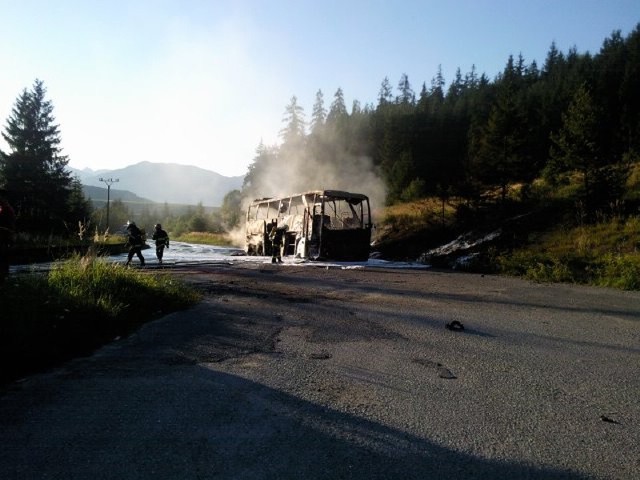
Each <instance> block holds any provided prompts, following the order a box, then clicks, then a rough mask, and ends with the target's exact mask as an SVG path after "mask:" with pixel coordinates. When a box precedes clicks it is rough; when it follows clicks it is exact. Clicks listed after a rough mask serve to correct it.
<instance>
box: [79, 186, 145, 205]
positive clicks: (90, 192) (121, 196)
mask: <svg viewBox="0 0 640 480" xmlns="http://www.w3.org/2000/svg"><path fill="white" fill-rule="evenodd" d="M114 185H117V183H116V184H114ZM82 191H83V192H84V196H85V197H87V198H90V199H91V200H92V201H93V202H94V204H97V205H102V204H104V203H107V188H106V187H105V186H104V184H103V186H102V187H94V186H92V185H82ZM109 198H110V199H111V201H113V200H122V201H123V202H135V203H151V202H152V200H149V199H148V198H142V197H139V196H137V195H136V194H135V193H132V192H129V191H128V190H119V189H115V188H111V192H109Z"/></svg>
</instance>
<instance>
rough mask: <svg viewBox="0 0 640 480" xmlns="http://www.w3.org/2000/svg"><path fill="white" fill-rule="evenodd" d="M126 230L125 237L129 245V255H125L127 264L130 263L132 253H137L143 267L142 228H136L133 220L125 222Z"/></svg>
mask: <svg viewBox="0 0 640 480" xmlns="http://www.w3.org/2000/svg"><path fill="white" fill-rule="evenodd" d="M127 232H128V233H129V238H128V239H127V245H128V246H129V256H128V257H127V264H126V265H127V266H129V264H130V263H131V259H132V258H133V255H134V254H135V255H137V256H138V258H139V259H140V266H141V267H144V257H143V256H142V247H144V239H143V238H142V230H140V229H139V228H138V226H137V225H136V224H135V222H129V223H128V224H127Z"/></svg>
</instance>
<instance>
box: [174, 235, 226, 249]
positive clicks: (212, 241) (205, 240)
mask: <svg viewBox="0 0 640 480" xmlns="http://www.w3.org/2000/svg"><path fill="white" fill-rule="evenodd" d="M171 240H172V241H176V242H186V243H200V244H204V245H217V246H221V247H230V246H233V242H232V239H231V237H230V236H229V235H228V234H226V233H210V232H189V233H184V234H182V235H179V236H176V237H173V236H172V237H171Z"/></svg>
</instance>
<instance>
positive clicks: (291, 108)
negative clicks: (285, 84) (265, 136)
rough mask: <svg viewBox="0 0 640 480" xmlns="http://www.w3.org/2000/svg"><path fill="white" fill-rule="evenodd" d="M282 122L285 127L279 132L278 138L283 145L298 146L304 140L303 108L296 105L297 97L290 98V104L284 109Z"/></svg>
mask: <svg viewBox="0 0 640 480" xmlns="http://www.w3.org/2000/svg"><path fill="white" fill-rule="evenodd" d="M282 122H283V123H284V124H286V126H285V127H284V128H283V129H282V130H281V131H280V137H281V138H282V141H283V142H284V143H285V144H286V143H290V144H298V143H300V142H302V141H303V140H304V136H305V120H304V108H303V107H302V106H301V105H299V104H298V97H296V96H295V95H294V96H293V97H291V102H290V103H289V105H287V106H286V108H285V113H284V117H283V118H282Z"/></svg>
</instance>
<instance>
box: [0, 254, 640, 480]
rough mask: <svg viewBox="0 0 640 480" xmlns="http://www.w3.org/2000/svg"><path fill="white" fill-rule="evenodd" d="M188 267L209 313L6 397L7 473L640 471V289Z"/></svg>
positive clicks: (409, 274)
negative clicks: (456, 327) (451, 326)
mask: <svg viewBox="0 0 640 480" xmlns="http://www.w3.org/2000/svg"><path fill="white" fill-rule="evenodd" d="M172 272H173V273H174V274H176V275H179V276H181V277H183V278H184V279H185V280H187V281H189V282H192V283H194V284H195V285H197V286H198V287H199V288H201V289H203V291H205V292H206V296H205V299H204V301H203V302H202V303H200V304H199V305H197V306H196V307H194V308H193V309H191V310H189V311H186V312H178V313H174V314H171V315H168V316H166V317H164V318H162V319H160V320H158V321H155V322H152V323H149V324H147V325H146V326H144V327H143V328H142V329H141V330H140V331H139V332H138V333H136V334H134V335H132V336H131V337H129V338H127V339H121V340H118V341H115V342H113V343H112V344H110V345H108V346H106V347H104V348H103V349H101V350H100V351H99V352H97V353H96V354H95V355H93V356H92V357H90V358H85V359H78V360H76V361H73V362H70V363H69V364H67V365H65V366H63V367H62V368H59V369H57V370H55V371H53V372H49V373H46V374H42V375H36V376H33V377H29V378H27V379H25V380H23V381H21V382H18V383H16V384H14V385H12V386H11V387H10V388H9V389H8V390H5V391H3V392H0V446H1V447H2V448H1V449H0V477H1V478H3V479H147V478H148V479H200V478H202V479H298V478H299V479H363V480H364V479H427V478H429V479H481V478H482V479H525V478H526V479H569V480H576V479H587V478H602V479H637V478H640V378H639V373H640V293H638V292H621V291H615V290H608V289H597V288H586V287H575V286H566V285H539V284H534V283H529V282H526V281H521V280H516V279H512V278H502V277H497V276H481V275H469V274H456V273H442V272H435V271H429V270H427V271H416V270H398V269H395V270H389V269H376V268H359V269H339V268H326V267H325V268H313V267H304V268H301V267H297V266H293V265H285V266H271V265H260V264H238V265H217V266H216V265H209V266H194V265H191V266H186V267H181V268H174V269H172ZM150 308H152V306H150ZM452 321H458V322H460V323H461V324H462V325H463V326H464V330H462V331H455V330H449V329H447V328H445V325H446V324H447V323H450V322H452Z"/></svg>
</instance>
